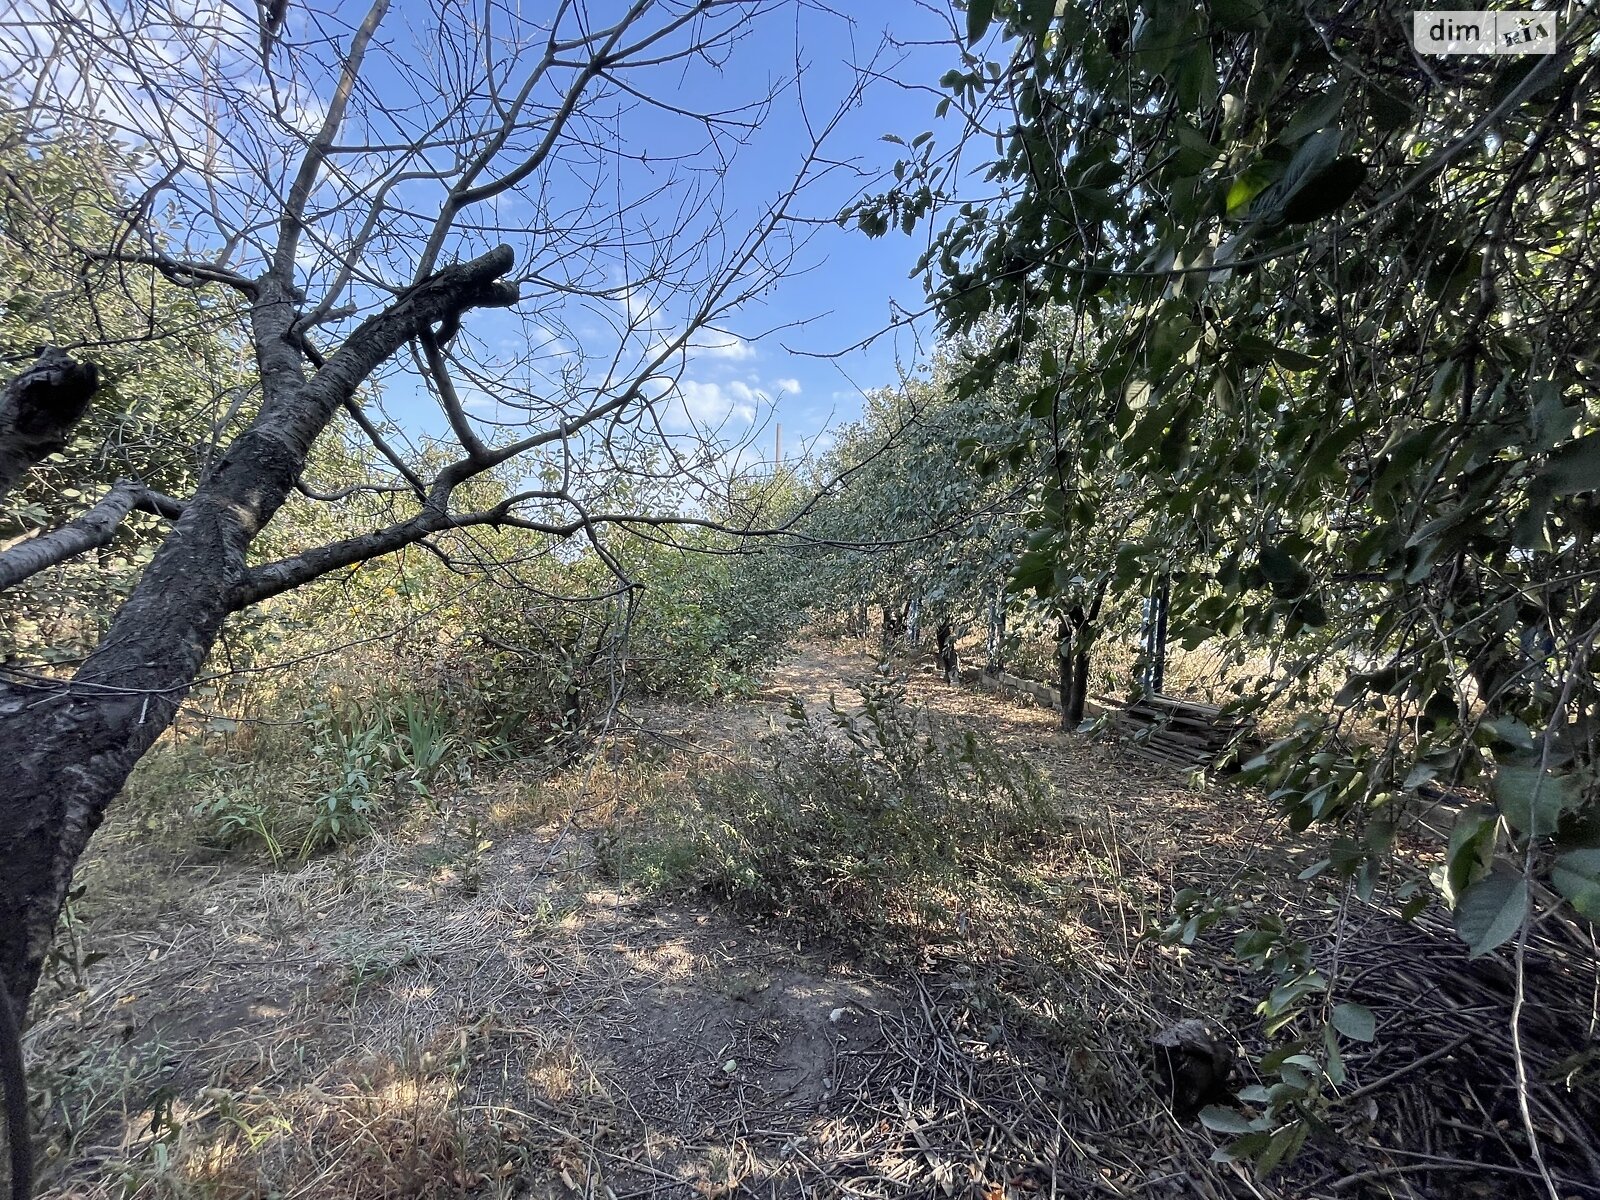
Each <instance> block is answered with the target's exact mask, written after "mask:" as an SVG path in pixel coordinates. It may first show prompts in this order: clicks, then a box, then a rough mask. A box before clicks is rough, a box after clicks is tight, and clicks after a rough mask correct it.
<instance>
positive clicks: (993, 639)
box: [983, 588, 1006, 675]
mask: <svg viewBox="0 0 1600 1200" xmlns="http://www.w3.org/2000/svg"><path fill="white" fill-rule="evenodd" d="M983 649H984V664H983V673H984V674H985V675H998V674H1000V672H1001V671H1004V670H1005V669H1006V663H1005V652H1006V603H1005V595H1004V594H1003V593H1002V592H1001V590H1000V589H999V588H990V589H989V630H988V633H987V634H986V635H985V637H984V641H983Z"/></svg>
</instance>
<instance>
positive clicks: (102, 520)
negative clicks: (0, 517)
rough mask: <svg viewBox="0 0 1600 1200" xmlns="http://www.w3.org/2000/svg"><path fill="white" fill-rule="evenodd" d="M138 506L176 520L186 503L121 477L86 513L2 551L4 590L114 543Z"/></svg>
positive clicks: (0, 574)
mask: <svg viewBox="0 0 1600 1200" xmlns="http://www.w3.org/2000/svg"><path fill="white" fill-rule="evenodd" d="M135 509H140V510H143V511H145V512H150V513H156V514H158V515H159V516H163V517H167V518H169V519H173V520H176V519H177V518H178V516H179V515H180V514H181V513H182V512H183V505H181V504H180V503H178V501H176V500H174V499H172V498H171V497H170V496H163V495H161V494H160V493H159V492H152V491H150V490H149V489H148V488H146V487H145V486H144V485H143V484H142V483H139V482H137V481H136V480H132V479H119V480H118V481H117V482H116V484H115V485H114V486H113V487H112V489H111V490H110V491H109V492H107V493H106V495H105V497H104V498H103V499H102V500H101V501H100V503H98V504H96V505H95V506H94V507H93V508H91V509H89V511H88V512H86V513H84V514H83V515H82V516H80V517H76V518H74V519H73V520H71V521H68V522H67V523H66V524H65V525H63V526H61V527H60V528H59V529H52V530H51V531H50V532H49V533H42V534H40V535H39V536H38V537H33V538H29V539H28V540H26V541H24V542H20V543H18V544H17V545H15V546H12V547H11V548H10V549H8V550H6V551H4V552H3V553H0V591H3V590H5V589H6V588H8V587H14V586H16V585H17V584H19V583H21V582H22V581H23V580H25V579H28V578H30V577H32V576H34V575H37V574H38V573H39V572H40V571H43V570H45V569H46V568H49V567H53V566H55V565H56V564H58V563H63V562H65V561H66V560H67V559H69V558H72V557H74V556H76V555H79V554H83V553H85V552H86V551H89V550H95V549H98V548H99V547H101V546H108V545H110V544H111V539H112V538H114V537H116V536H117V529H118V527H119V526H120V525H121V524H122V522H123V521H124V520H125V519H126V518H127V516H128V514H129V513H131V512H133V511H134V510H135Z"/></svg>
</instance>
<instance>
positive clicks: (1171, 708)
mask: <svg viewBox="0 0 1600 1200" xmlns="http://www.w3.org/2000/svg"><path fill="white" fill-rule="evenodd" d="M1094 699H1095V700H1096V702H1098V703H1099V704H1100V705H1101V706H1103V707H1104V708H1105V710H1106V712H1107V714H1108V716H1107V724H1108V725H1109V726H1110V727H1111V728H1112V729H1114V730H1115V731H1116V732H1117V733H1118V734H1119V735H1120V736H1121V737H1122V738H1123V740H1124V741H1125V742H1127V743H1129V744H1130V746H1131V748H1132V749H1134V750H1135V751H1137V752H1138V753H1139V754H1142V755H1143V756H1144V757H1146V758H1150V759H1153V760H1155V761H1156V762H1160V763H1164V764H1165V765H1167V766H1172V767H1178V768H1180V769H1183V770H1193V769H1195V768H1197V767H1198V768H1210V767H1212V766H1215V765H1216V761H1217V758H1218V757H1219V756H1220V755H1221V754H1222V753H1223V752H1224V751H1225V750H1227V749H1228V748H1229V746H1230V745H1231V744H1232V743H1233V742H1234V740H1235V739H1236V738H1237V737H1238V736H1239V734H1241V733H1244V734H1246V735H1248V734H1249V732H1250V724H1249V722H1246V721H1243V720H1241V719H1240V718H1238V717H1236V716H1233V715H1231V714H1229V713H1225V712H1224V711H1223V710H1222V709H1221V708H1219V707H1218V706H1216V705H1215V704H1202V703H1201V702H1199V701H1197V700H1185V699H1182V698H1180V697H1177V696H1160V695H1146V696H1141V697H1140V698H1139V699H1137V700H1134V701H1119V700H1116V699H1114V698H1112V697H1110V696H1096V697H1094Z"/></svg>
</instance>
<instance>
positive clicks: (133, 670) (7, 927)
mask: <svg viewBox="0 0 1600 1200" xmlns="http://www.w3.org/2000/svg"><path fill="white" fill-rule="evenodd" d="M511 265H512V253H511V249H510V247H508V246H501V247H499V248H498V249H495V250H492V251H490V252H488V253H487V254H484V255H482V256H480V257H479V258H476V259H474V260H472V261H470V262H466V263H459V264H456V265H454V266H449V267H446V268H444V269H443V270H441V271H439V272H437V273H436V274H434V275H433V276H430V277H429V278H428V279H427V280H425V281H424V282H422V283H421V284H419V285H417V286H416V287H414V288H412V289H411V290H410V291H409V292H407V293H405V294H404V295H403V296H401V297H400V298H399V299H398V300H396V301H395V302H394V303H393V304H392V305H390V306H389V307H388V308H386V309H385V310H384V311H382V312H380V313H378V314H376V315H375V316H372V317H370V318H368V319H367V320H366V321H364V322H362V323H361V324H360V325H359V326H358V327H357V328H356V329H355V331H354V332H353V333H351V335H350V336H349V338H347V339H346V340H345V342H344V344H343V345H341V346H340V347H339V349H338V350H337V351H336V352H334V353H333V354H332V355H331V356H329V357H328V358H327V360H326V362H325V363H323V365H322V366H320V368H318V369H317V370H316V372H315V373H314V374H312V375H311V376H309V377H307V375H306V373H305V362H306V350H305V343H304V341H303V339H302V338H301V336H300V334H299V333H298V332H297V330H296V328H295V321H296V317H297V313H296V310H295V296H294V294H293V292H292V291H291V290H290V288H288V287H287V286H285V284H284V283H283V282H282V278H283V273H282V272H280V271H279V270H277V269H276V268H275V269H274V271H272V272H270V273H269V274H267V275H266V276H264V277H263V278H261V279H260V280H258V281H256V282H255V284H254V287H253V299H252V303H251V311H250V321H251V336H252V341H253V343H254V349H255V358H256V363H257V366H258V369H259V371H260V377H261V385H262V403H261V408H260V411H259V413H258V414H257V416H256V418H255V420H254V421H253V422H252V423H251V424H250V426H249V428H247V429H246V430H245V431H244V432H243V433H242V434H240V436H239V437H238V438H237V439H236V440H235V441H234V442H233V444H232V445H231V446H229V448H228V451H227V453H226V454H224V455H223V457H222V458H221V460H220V461H219V462H218V463H217V464H216V466H215V467H214V468H213V469H212V470H211V471H210V472H209V473H208V474H207V475H206V477H205V478H204V479H203V480H202V481H201V483H200V485H199V487H198V488H197V489H196V491H195V494H194V496H193V497H192V498H191V499H190V500H189V501H188V502H187V503H186V504H185V505H184V507H183V512H182V515H181V516H180V517H179V518H178V520H177V523H176V524H175V525H174V527H173V529H172V532H171V533H170V534H168V536H167V537H166V539H165V540H164V541H163V542H162V543H161V545H160V546H159V547H158V548H157V550H156V552H155V555H154V557H153V558H152V560H151V562H150V565H149V567H148V568H146V570H145V572H144V574H143V576H142V577H141V578H140V580H139V583H138V585H137V587H136V588H135V589H134V591H133V594H132V595H131V596H129V598H128V600H127V601H126V603H124V604H123V606H122V608H121V609H120V610H118V612H117V614H116V617H115V618H114V619H113V621H112V624H111V628H110V630H109V631H108V632H107V634H106V636H105V638H104V639H103V640H102V641H101V643H100V645H99V646H98V647H97V648H96V650H95V651H94V653H93V654H91V655H90V656H89V658H88V659H87V660H86V661H85V663H84V664H83V666H82V667H81V668H80V669H79V671H78V673H77V674H76V675H75V676H74V677H73V678H72V679H71V680H70V681H68V682H66V683H63V684H60V685H55V684H48V683H41V682H34V681H10V682H6V683H0V762H3V763H5V766H6V772H7V779H6V786H5V787H4V788H3V789H0V863H4V864H5V869H4V871H0V978H3V981H4V984H5V987H6V989H7V990H8V991H9V992H10V994H11V996H12V997H13V998H14V999H15V1000H16V1002H17V1009H18V1011H19V1012H21V1011H25V1010H26V1005H27V1001H28V998H29V997H30V996H31V995H32V992H33V989H34V986H35V985H36V984H37V982H38V978H39V971H40V968H41V966H42V964H43V961H44V955H45V952H46V950H47V949H48V947H49V944H50V939H51V934H52V932H53V930H54V927H55V922H56V919H57V917H58V915H59V913H60V910H61V905H62V902H63V900H64V898H65V895H66V891H67V885H68V883H69V881H70V879H71V876H72V870H73V867H74V866H75V864H76V863H77V860H78V857H79V856H80V855H81V854H82V853H83V851H84V849H85V847H86V846H87V845H88V842H89V838H90V836H91V835H92V834H93V833H94V831H95V829H96V828H97V827H98V826H99V824H100V822H101V820H102V818H103V817H104V815H105V811H106V808H107V806H108V805H109V804H110V803H111V801H112V799H113V798H114V797H115V796H116V794H117V792H118V791H119V790H120V789H121V787H122V785H123V783H124V781H125V780H126V779H127V777H128V773H129V772H130V771H131V770H132V769H133V765H134V764H135V763H136V762H137V761H138V760H139V757H140V756H141V755H142V754H144V752H145V751H146V750H148V749H149V748H150V746H151V745H152V744H153V743H154V742H155V740H156V738H157V737H159V736H160V735H161V733H162V732H163V731H164V730H165V729H166V728H167V726H168V725H169V724H170V723H171V721H172V719H173V716H174V715H175V714H176V712H177V709H178V706H179V704H180V703H181V702H182V701H183V699H184V697H185V696H186V695H187V694H188V691H189V688H190V686H191V684H192V683H193V681H194V678H195V676H196V674H197V673H198V672H199V670H200V668H201V666H202V664H203V663H204V662H205V659H206V656H207V654H208V653H209V652H210V650H211V647H212V644H213V643H214V642H215V640H216V637H217V633H218V631H219V630H220V629H221V627H222V623H223V621H224V619H225V618H226V617H227V616H228V615H229V614H230V613H231V612H233V611H235V610H236V609H238V608H241V607H244V606H245V605H246V604H248V603H251V602H253V601H254V600H255V599H257V598H259V596H260V595H261V594H263V593H262V589H260V588H252V587H251V586H250V574H249V572H248V570H247V568H246V551H247V550H248V548H249V545H250V543H251V541H252V540H253V539H254V538H255V536H256V535H257V534H258V533H260V531H261V530H262V528H263V527H264V526H265V525H266V524H267V522H268V521H270V520H271V519H272V517H273V515H274V514H275V513H276V512H277V511H278V508H279V507H280V506H281V505H282V504H283V502H284V500H285V499H286V498H287V497H288V494H289V492H290V490H291V489H292V488H293V487H294V485H295V481H296V480H297V479H298V478H299V475H300V472H301V470H302V469H303V468H304V466H305V462H306V458H307V455H308V454H309V452H310V450H311V446H312V443H313V442H314V441H315V440H316V438H317V436H318V435H319V434H320V433H321V432H322V431H323V429H324V428H325V427H326V426H327V424H328V422H329V421H330V420H331V419H332V417H333V415H334V413H336V412H337V411H338V410H339V409H340V407H341V406H342V405H344V404H345V403H346V402H347V401H349V400H350V399H351V397H353V396H354V395H355V392H356V389H357V388H358V387H359V386H360V385H361V383H362V382H363V381H364V380H365V379H366V378H367V376H368V375H369V374H370V373H371V372H372V371H373V370H374V369H375V368H376V367H377V366H378V365H380V364H381V363H383V362H385V361H386V360H387V359H388V358H389V357H390V356H391V355H393V354H395V353H396V352H397V351H398V350H399V349H401V347H403V346H404V345H405V344H406V343H407V342H409V341H411V340H412V339H414V338H417V337H419V336H421V335H422V334H423V333H425V332H426V331H428V330H430V329H431V328H432V327H433V326H435V325H437V324H439V323H440V322H443V321H446V320H452V321H453V320H456V319H459V316H460V314H461V313H462V312H463V311H465V310H468V309H472V308H480V307H489V306H496V307H504V306H508V305H511V304H514V303H515V302H516V300H517V298H518V293H517V288H516V286H515V285H514V284H511V283H508V282H505V281H504V280H503V279H502V276H504V275H505V274H506V273H507V272H508V271H509V270H510V269H511ZM439 516H440V517H441V518H443V513H442V512H441V513H440V514H439ZM424 532H425V531H424ZM417 536H418V537H420V536H422V533H421V532H419V533H417ZM314 577H315V573H314V572H313V573H311V574H307V575H305V578H306V579H309V578H314ZM301 581H302V582H303V581H304V579H302V580H301ZM271 591H272V589H266V592H265V594H271Z"/></svg>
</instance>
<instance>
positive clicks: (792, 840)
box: [601, 680, 1061, 948]
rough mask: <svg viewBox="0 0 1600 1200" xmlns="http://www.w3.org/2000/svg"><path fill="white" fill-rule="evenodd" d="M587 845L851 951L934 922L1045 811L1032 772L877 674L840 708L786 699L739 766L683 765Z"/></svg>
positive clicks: (662, 883)
mask: <svg viewBox="0 0 1600 1200" xmlns="http://www.w3.org/2000/svg"><path fill="white" fill-rule="evenodd" d="M693 778H694V782H693V783H692V784H691V785H690V786H689V788H688V790H686V791H682V790H680V791H679V792H677V793H675V794H668V795H667V796H665V797H663V798H662V799H661V800H660V801H659V802H657V803H656V804H655V805H654V806H653V808H652V810H651V811H648V812H647V813H646V814H645V818H646V819H645V821H644V827H643V830H642V831H641V832H636V833H634V834H632V835H631V836H629V837H626V838H623V837H618V838H614V839H613V840H611V841H609V842H608V843H606V844H605V845H603V846H602V847H601V851H602V865H603V866H607V867H609V868H610V869H611V870H612V871H613V872H614V873H615V874H616V875H617V876H618V877H619V878H622V879H624V880H627V881H630V882H635V883H638V884H641V885H643V886H645V887H647V888H655V889H664V890H673V889H683V888H701V889H705V890H708V891H711V892H713V893H715V894H719V895H722V896H725V897H727V898H729V899H732V900H734V901H736V902H739V903H742V904H744V905H747V906H749V907H751V908H753V909H756V910H758V911H761V912H765V913H769V914H772V915H776V916H781V917H787V918H796V919H801V920H803V921H805V922H806V924H807V925H808V927H810V928H812V929H814V930H817V931H819V932H823V933H825V934H827V935H829V936H833V937H838V938H842V939H843V940H845V941H848V942H852V943H854V944H856V945H858V946H861V947H863V948H866V947H878V946H881V944H882V943H883V942H884V940H885V939H886V938H887V939H888V940H889V941H891V942H894V941H900V940H904V938H905V937H906V936H908V935H915V934H917V933H926V932H930V931H935V930H938V929H941V928H945V927H948V926H949V925H950V924H951V922H953V921H954V920H955V919H956V917H957V915H958V913H957V910H958V909H959V908H960V907H961V904H962V898H963V897H964V896H965V895H967V894H968V893H969V891H970V889H971V888H973V887H976V886H987V885H988V884H990V883H992V882H993V880H994V879H995V877H996V876H999V877H1001V878H1002V879H1003V878H1006V877H1008V876H1009V874H1010V870H1009V868H1010V864H1012V863H1015V862H1017V861H1019V860H1020V859H1021V858H1022V857H1023V856H1024V855H1025V853H1026V851H1027V850H1028V849H1029V848H1031V847H1033V846H1035V845H1036V844H1037V843H1038V841H1039V839H1040V838H1041V837H1042V836H1045V835H1047V834H1049V833H1051V832H1054V831H1057V830H1059V829H1060V827H1061V814H1060V812H1059V810H1058V808H1057V807H1056V805H1055V804H1054V803H1053V802H1052V799H1051V797H1050V796H1049V794H1048V792H1047V790H1046V787H1045V785H1044V783H1043V781H1042V780H1041V779H1040V777H1039V776H1038V775H1037V774H1036V773H1035V772H1034V771H1033V769H1032V768H1031V767H1030V766H1029V765H1027V764H1026V763H1025V762H1023V761H1021V760H1019V759H1018V758H1016V757H1015V756H1010V757H1008V756H1005V755H1003V754H1002V753H1001V752H1000V751H998V750H997V749H996V748H995V747H994V746H992V745H991V744H989V743H988V742H986V741H985V740H984V739H982V738H980V737H979V736H978V735H976V734H974V733H972V732H970V731H960V732H954V731H950V730H947V729H944V728H941V727H939V726H937V725H935V724H933V723H932V722H931V721H930V720H929V719H928V717H927V716H926V714H924V713H922V712H920V711H919V710H916V709H914V708H912V707H911V706H910V705H909V704H908V703H907V702H906V698H905V692H904V689H903V687H902V686H901V685H899V684H898V683H896V682H893V681H890V680H884V681H882V682H875V683H873V684H869V685H867V686H866V687H863V688H862V689H861V707H860V710H859V711H856V712H852V711H847V710H845V709H842V708H840V707H839V706H838V705H837V704H834V703H832V702H830V704H829V706H828V710H827V712H826V713H825V714H813V713H811V712H809V711H807V710H806V709H805V708H804V707H803V706H802V705H800V704H799V703H798V702H792V704H791V708H790V711H789V721H788V728H787V730H786V731H785V732H784V733H782V734H779V735H776V736H774V737H772V738H769V739H767V740H766V741H765V742H764V743H763V750H762V753H761V754H760V755H759V756H758V757H757V759H756V761H755V762H754V764H753V765H751V766H749V767H742V768H737V769H729V770H726V771H723V772H721V773H714V774H705V775H698V776H694V777H693Z"/></svg>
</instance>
